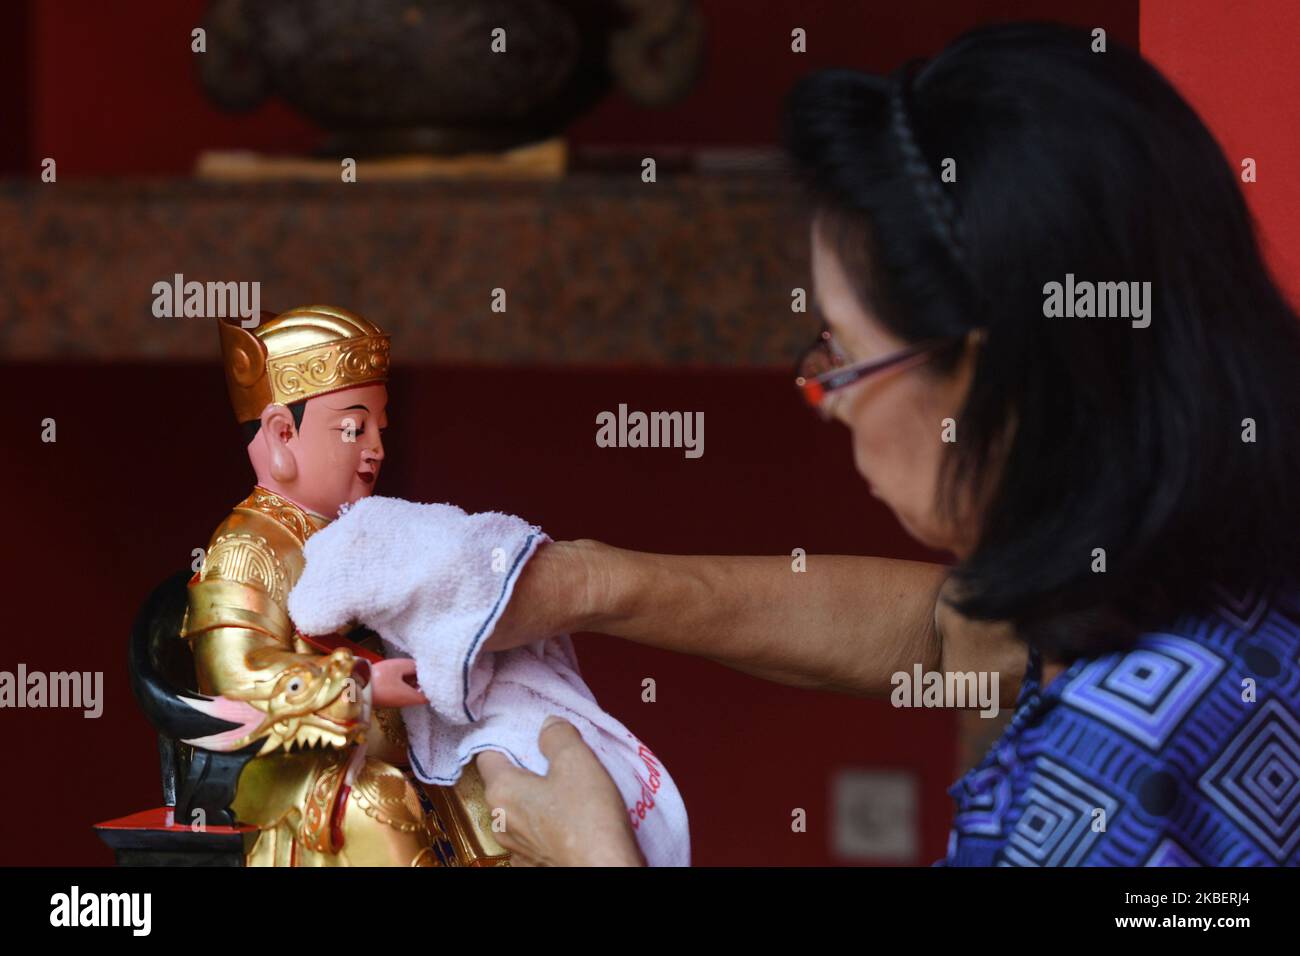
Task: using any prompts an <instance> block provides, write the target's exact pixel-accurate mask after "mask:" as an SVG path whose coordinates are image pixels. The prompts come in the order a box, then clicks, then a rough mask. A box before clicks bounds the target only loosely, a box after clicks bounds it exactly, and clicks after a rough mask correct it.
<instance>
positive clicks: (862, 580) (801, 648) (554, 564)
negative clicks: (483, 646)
mask: <svg viewBox="0 0 1300 956" xmlns="http://www.w3.org/2000/svg"><path fill="white" fill-rule="evenodd" d="M805 567H806V570H803V571H795V570H794V569H793V567H792V560H791V559H790V558H787V557H780V556H778V557H714V556H696V555H660V554H647V553H643V552H638V551H625V550H622V549H619V548H614V547H610V546H609V545H604V544H600V543H598V542H594V541H568V542H556V543H554V544H550V545H547V546H546V547H545V548H543V549H542V550H541V551H539V552H538V554H537V556H536V557H535V558H534V559H533V561H532V562H530V564H529V566H528V567H526V568H525V570H524V574H523V575H522V576H521V578H520V581H519V583H518V585H517V588H516V590H517V592H519V597H520V598H521V600H520V601H518V602H516V601H512V602H511V607H510V608H508V609H507V612H506V615H505V616H504V617H503V619H502V624H501V625H500V626H499V627H498V634H494V636H493V639H492V640H491V641H489V643H488V647H489V648H490V649H493V650H500V649H504V648H505V647H507V646H513V645H514V644H517V643H521V642H522V641H523V640H525V639H528V638H529V637H534V638H535V637H536V636H540V635H542V634H545V633H566V632H574V631H596V632H599V633H603V634H610V635H613V636H615V637H621V638H625V639H627V640H632V641H636V642H638V643H641V644H646V645H649V646H652V647H658V648H662V649H664V650H671V651H677V652H680V653H686V654H694V655H697V656H700V657H706V658H709V659H711V660H715V661H718V662H719V663H722V664H726V665H728V666H730V667H734V668H736V669H737V670H741V671H744V672H746V673H750V674H754V675H756V676H760V677H764V678H767V679H769V680H774V681H779V682H781V683H785V684H793V685H797V686H805V687H819V688H824V689H829V690H840V691H845V692H849V693H857V694H868V695H880V694H886V693H888V692H889V690H890V688H891V683H890V679H891V677H892V675H893V674H894V673H896V672H898V671H908V672H910V671H911V669H912V667H913V665H915V664H920V665H921V666H922V668H923V669H925V670H934V669H942V667H943V663H944V661H943V651H944V648H943V647H941V645H940V642H939V639H938V636H937V634H936V633H935V629H934V606H935V598H936V595H937V594H938V591H939V588H940V587H941V586H942V584H943V581H944V580H945V577H946V575H947V569H946V568H944V567H943V566H941V565H935V564H925V563H921V562H915V561H899V560H893V559H888V558H868V557H850V556H840V555H809V556H808V557H807V558H806V565H805ZM516 606H518V607H522V608H528V609H531V610H527V611H523V612H517V611H516V610H515V608H516ZM521 614H526V615H527V620H523V619H521V617H520V615H521ZM966 656H967V658H969V659H973V658H974V657H975V656H978V655H972V654H968V655H966Z"/></svg>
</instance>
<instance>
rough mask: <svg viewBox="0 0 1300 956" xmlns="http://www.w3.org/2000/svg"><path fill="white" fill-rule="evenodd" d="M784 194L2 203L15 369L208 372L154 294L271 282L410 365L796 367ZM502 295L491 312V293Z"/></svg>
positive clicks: (17, 189) (239, 190)
mask: <svg viewBox="0 0 1300 956" xmlns="http://www.w3.org/2000/svg"><path fill="white" fill-rule="evenodd" d="M805 230H806V225H805V223H804V220H803V218H802V211H801V209H800V207H799V195H798V192H797V190H796V189H795V188H794V187H793V186H792V185H790V184H789V183H788V182H787V181H786V180H784V179H782V178H781V177H780V176H777V175H766V174H756V175H745V176H727V177H722V176H698V175H692V176H685V177H677V176H663V177H662V178H661V181H660V182H658V183H653V184H644V183H642V182H641V181H640V179H639V177H637V176H636V175H635V174H630V175H627V176H613V175H605V174H582V175H574V176H569V177H566V178H564V179H561V180H555V181H548V182H481V181H480V182H436V183H435V182H425V183H383V184H366V183H355V184H343V183H339V184H307V183H278V184H275V183H258V184H211V183H199V182H192V181H188V180H175V181H118V182H103V183H92V182H70V183H59V184H52V185H42V184H39V183H19V182H12V181H10V182H5V183H2V184H0V359H8V360H55V359H64V358H76V359H85V358H89V359H96V358H102V359H118V358H133V359H142V358H143V359H155V358H156V359H170V358H187V359H189V358H209V357H211V356H213V355H214V354H215V352H216V334H215V332H214V331H213V329H212V326H211V322H210V321H207V320H204V319H198V318H188V319H187V318H165V319H161V318H155V317H154V315H153V301H154V294H153V291H152V290H153V286H154V284H155V283H157V282H159V281H171V279H172V277H173V276H174V275H175V274H176V273H181V274H182V275H183V276H184V277H185V279H186V280H198V281H201V282H207V281H223V282H224V281H244V282H253V281H257V282H260V283H261V287H260V291H261V302H262V307H263V308H267V309H271V310H281V309H285V308H288V307H290V306H294V305H301V304H307V303H310V302H326V303H331V304H334V305H340V306H343V307H345V308H349V309H353V310H355V311H358V312H360V313H362V314H363V315H366V316H368V317H370V318H372V319H374V320H375V321H377V322H378V323H380V324H381V325H383V326H384V327H386V328H387V329H389V330H390V331H391V332H392V334H393V336H394V353H395V357H397V359H398V361H412V362H453V363H476V364H478V363H481V364H492V365H512V364H545V365H611V364H613V365H621V364H636V365H643V366H681V365H704V366H719V365H720V366H759V367H786V366H787V365H788V364H789V363H791V362H792V361H793V359H794V356H795V354H796V353H797V352H798V350H799V348H800V347H801V346H802V345H804V344H806V342H807V341H808V340H809V339H810V338H811V335H812V334H813V329H812V326H811V324H810V323H811V320H810V319H809V318H808V317H806V316H797V315H792V314H791V312H790V290H791V289H792V288H793V287H794V286H804V287H807V286H808V285H809V282H810V279H809V276H808V261H807V233H806V231H805ZM496 288H501V289H504V290H505V292H506V311H505V312H504V313H498V312H493V311H492V309H491V304H492V290H493V289H496Z"/></svg>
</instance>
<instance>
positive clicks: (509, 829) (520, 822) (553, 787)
mask: <svg viewBox="0 0 1300 956" xmlns="http://www.w3.org/2000/svg"><path fill="white" fill-rule="evenodd" d="M537 742H538V745H539V746H540V747H541V750H542V753H543V754H544V755H545V756H546V759H547V760H548V761H549V762H550V767H549V768H548V772H547V774H546V776H544V777H542V776H538V775H537V774H535V773H529V772H528V771H527V770H520V769H519V768H518V767H516V766H514V765H513V764H511V763H510V761H509V760H508V759H507V758H506V757H505V756H504V755H503V754H500V753H497V752H496V751H494V750H486V751H484V752H483V753H481V754H479V755H478V760H477V763H478V769H479V773H480V774H481V775H482V777H483V783H484V796H485V797H486V799H487V802H488V806H490V807H492V808H493V810H494V811H495V810H496V808H498V807H500V808H501V809H502V810H503V811H504V813H505V830H504V832H502V833H498V834H496V837H497V841H498V842H499V843H500V844H501V846H502V847H504V848H505V849H507V850H509V851H510V853H511V860H510V863H511V865H512V866H645V860H644V858H643V857H642V856H641V850H640V848H639V847H638V846H637V843H636V836H635V835H634V834H633V833H632V826H631V824H630V823H629V822H628V816H627V807H625V806H624V805H623V798H622V796H621V795H620V794H619V792H618V788H617V787H616V786H615V785H614V781H613V780H611V779H610V776H609V774H608V773H606V772H605V768H604V767H603V766H601V763H600V761H599V760H598V759H596V755H595V754H594V753H592V752H591V749H590V748H589V747H588V746H587V745H586V744H585V743H583V740H582V736H581V735H580V734H579V733H578V731H577V729H576V728H575V727H574V726H573V725H572V724H570V723H569V722H568V721H565V720H561V719H560V718H559V717H547V718H546V721H545V723H543V724H542V732H541V735H540V736H539V737H538V738H537Z"/></svg>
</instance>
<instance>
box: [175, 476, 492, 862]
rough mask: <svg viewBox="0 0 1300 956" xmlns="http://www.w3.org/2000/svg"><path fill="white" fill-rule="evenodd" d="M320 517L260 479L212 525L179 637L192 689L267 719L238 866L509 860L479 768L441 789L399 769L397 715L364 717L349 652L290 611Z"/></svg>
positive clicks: (247, 782)
mask: <svg viewBox="0 0 1300 956" xmlns="http://www.w3.org/2000/svg"><path fill="white" fill-rule="evenodd" d="M327 523H328V519H326V518H323V517H321V516H319V515H315V514H312V513H309V512H307V511H304V510H303V509H302V508H299V507H298V506H297V505H295V504H293V503H292V502H290V501H287V500H286V499H284V498H282V497H280V496H278V495H275V494H273V493H272V492H270V491H267V490H266V489H264V488H262V487H260V486H259V487H256V488H254V489H253V492H252V494H250V495H249V496H248V497H247V498H246V499H245V500H244V501H242V502H240V503H239V505H237V506H236V507H235V509H234V511H233V512H232V513H231V514H230V516H229V517H227V518H226V520H225V521H223V522H222V523H221V525H220V526H219V527H218V528H217V530H216V531H215V532H214V533H213V535H212V540H211V542H210V543H209V546H208V551H207V558H206V560H205V561H204V564H203V569H202V571H200V572H199V574H198V575H196V576H195V579H194V580H193V581H191V583H190V589H189V607H188V610H187V612H186V622H185V625H184V627H183V635H184V636H185V638H186V639H187V640H188V641H189V642H190V646H191V648H192V650H193V653H194V662H195V670H196V672H197V676H198V683H199V688H198V689H199V691H200V692H202V693H204V694H207V695H221V696H224V697H228V698H234V699H238V700H243V701H246V702H247V703H248V704H250V705H252V706H253V707H255V708H257V709H258V710H260V711H263V712H265V713H266V714H267V716H268V718H269V719H268V721H267V724H266V725H265V729H264V730H263V731H262V733H261V738H260V739H261V740H262V741H263V747H262V749H261V750H260V751H259V752H258V755H257V756H255V757H253V758H252V759H251V760H249V762H248V764H247V765H246V766H245V768H244V771H243V773H242V775H241V776H240V778H239V784H238V788H237V790H236V794H235V802H234V804H233V806H232V809H233V810H234V812H235V815H236V818H237V819H238V820H239V821H240V822H241V823H246V824H252V825H255V826H256V827H257V828H258V831H259V832H258V834H257V837H256V840H255V842H254V843H253V844H252V846H251V847H249V848H247V850H246V863H247V864H248V865H250V866H405V865H417V866H418V865H426V866H437V865H451V866H466V865H469V866H485V865H500V864H503V863H507V862H508V860H509V856H508V854H506V852H505V851H504V850H503V849H502V848H501V846H500V845H499V844H498V843H497V842H496V840H495V839H494V837H493V835H492V826H491V814H490V811H489V808H488V807H487V805H486V803H485V802H484V800H483V785H482V780H481V779H480V777H479V775H478V772H477V771H476V770H475V769H474V767H473V765H472V764H471V765H470V766H468V767H467V768H466V769H465V772H464V773H463V774H462V776H461V779H460V780H459V781H458V782H457V783H456V785H455V786H454V787H447V788H444V787H434V786H428V785H424V784H421V783H420V782H419V781H417V780H416V779H415V778H414V777H413V776H411V775H410V773H409V771H408V770H404V769H402V768H401V767H399V765H405V764H406V747H405V730H404V728H403V726H402V723H401V715H400V712H399V711H398V710H396V709H377V710H376V711H375V719H374V720H373V721H369V722H367V721H366V720H365V713H366V707H365V705H364V704H363V702H362V701H360V700H358V699H357V695H356V693H355V682H353V681H352V679H351V675H352V670H353V667H354V666H355V657H354V655H353V653H352V651H351V650H349V649H348V648H347V647H346V646H345V647H340V648H338V649H335V650H333V651H332V652H331V653H328V654H323V653H321V652H320V650H319V649H318V648H319V641H318V639H316V638H313V639H312V640H313V641H316V642H317V646H313V644H312V643H309V642H308V640H306V639H304V637H303V635H302V634H300V633H299V632H298V631H297V629H296V628H295V627H294V625H293V622H292V621H291V620H290V618H289V612H288V610H287V606H286V605H287V597H288V594H289V591H290V590H292V588H293V586H294V584H296V583H297V580H298V577H299V576H300V575H301V574H302V569H303V563H304V562H303V555H302V547H303V544H304V543H305V542H306V541H307V539H308V538H309V537H310V536H311V535H312V534H314V533H315V532H316V531H318V530H319V529H320V528H322V527H324V526H325V525H326V524H327ZM340 643H343V644H346V643H347V642H340ZM373 649H375V650H377V648H373ZM350 686H351V689H352V691H353V692H352V693H349V692H348V691H349V688H350ZM363 737H364V738H365V740H366V757H365V760H364V763H363V764H361V765H360V766H359V767H358V768H357V771H356V773H355V777H354V780H353V782H352V785H351V787H348V786H347V785H346V784H345V774H346V771H347V768H348V763H349V760H350V759H351V758H352V756H353V754H354V752H355V748H356V746H357V745H358V743H359V741H360V740H361V739H362V738H363Z"/></svg>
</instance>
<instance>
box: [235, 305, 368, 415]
mask: <svg viewBox="0 0 1300 956" xmlns="http://www.w3.org/2000/svg"><path fill="white" fill-rule="evenodd" d="M262 315H263V317H264V318H265V317H267V316H270V315H271V314H270V313H268V312H263V313H262ZM218 328H219V330H220V333H221V358H222V361H223V363H224V364H225V368H226V386H227V388H228V389H229V390H230V404H231V405H232V406H234V409H235V417H236V418H237V419H238V420H239V421H241V422H251V421H253V420H254V419H257V418H261V417H262V411H263V409H265V408H266V406H267V405H288V404H290V403H292V402H299V401H302V400H303V399H307V398H311V397H312V396H314V395H324V394H325V393H326V392H337V391H339V389H343V388H351V387H352V386H354V385H366V384H369V383H371V382H386V381H388V347H389V340H388V336H387V335H386V334H385V333H384V331H383V329H381V328H379V326H377V325H375V324H374V323H373V322H370V321H368V320H366V319H363V318H362V317H361V316H359V315H356V314H354V313H352V312H348V311H346V310H344V309H336V308H334V307H333V306H329V305H303V306H299V307H298V308H296V309H290V310H289V311H288V312H281V313H280V314H279V315H277V316H274V317H271V318H269V320H268V321H264V322H260V323H259V324H258V326H257V328H255V329H245V328H243V327H242V326H240V324H239V322H238V320H231V319H221V320H220V323H219V325H218Z"/></svg>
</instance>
